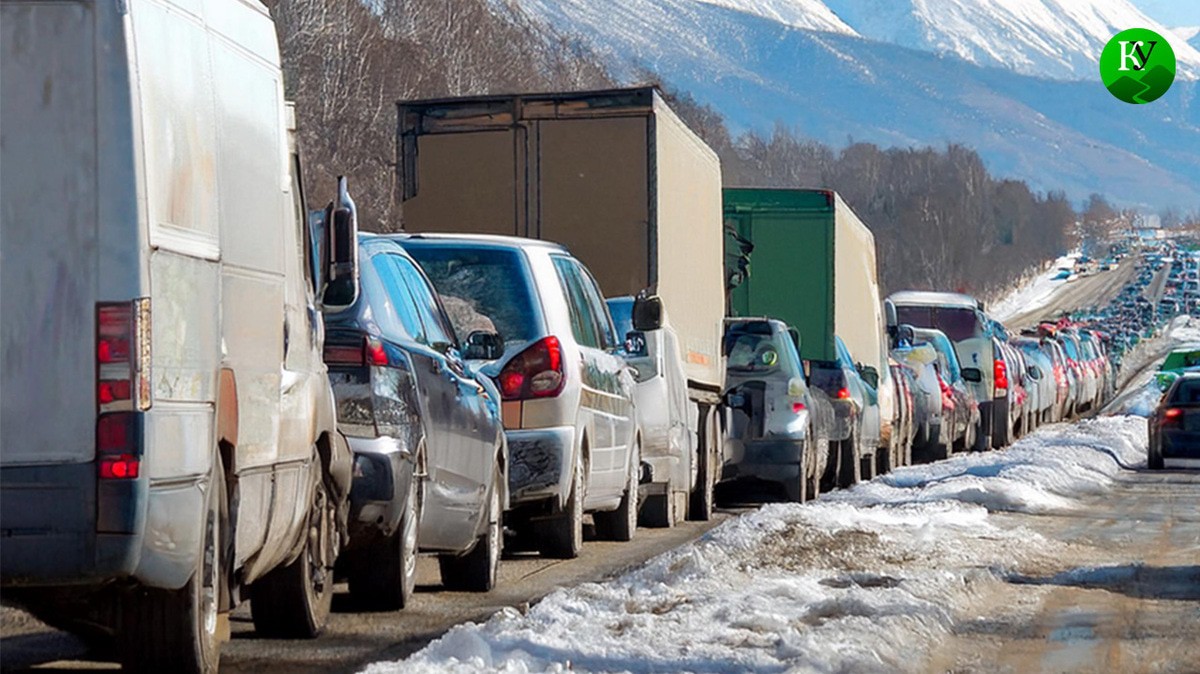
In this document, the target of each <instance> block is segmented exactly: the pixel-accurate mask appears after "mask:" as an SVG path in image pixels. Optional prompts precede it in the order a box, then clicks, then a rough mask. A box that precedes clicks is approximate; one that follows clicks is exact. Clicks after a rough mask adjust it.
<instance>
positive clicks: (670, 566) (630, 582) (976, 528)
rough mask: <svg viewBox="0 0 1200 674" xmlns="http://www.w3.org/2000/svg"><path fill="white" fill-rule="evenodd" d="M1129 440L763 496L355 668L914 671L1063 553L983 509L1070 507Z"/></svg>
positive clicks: (1114, 437) (1085, 433) (1136, 424)
mask: <svg viewBox="0 0 1200 674" xmlns="http://www.w3.org/2000/svg"><path fill="white" fill-rule="evenodd" d="M1145 444H1146V438H1145V421H1144V420H1143V419H1138V418H1136V417H1110V418H1101V419H1095V420H1090V421H1085V422H1081V423H1078V424H1075V425H1065V424H1060V425H1055V426H1049V427H1046V428H1043V429H1041V430H1039V431H1038V432H1037V433H1034V434H1033V435H1031V436H1028V437H1026V438H1024V439H1022V440H1021V441H1020V442H1018V443H1016V444H1015V445H1014V446H1013V447H1012V448H1010V449H1009V450H1007V451H1003V452H993V453H984V454H969V455H961V456H957V457H954V458H952V459H950V460H948V461H943V462H941V463H938V464H934V465H927V466H914V467H910V468H904V469H900V470H897V471H895V472H894V473H892V474H889V475H887V476H884V477H882V478H879V479H877V480H875V481H873V482H870V483H867V484H863V485H859V486H858V487H856V488H854V489H852V490H849V491H847V492H839V493H836V494H833V495H830V496H828V497H822V499H821V500H819V501H816V502H813V503H809V504H806V505H795V504H778V505H771V506H767V507H764V508H762V509H761V510H759V511H756V512H753V513H749V514H747V515H744V516H742V517H739V518H737V519H734V520H731V521H729V522H726V523H725V524H723V525H721V526H719V527H717V528H716V529H714V530H712V531H711V532H709V533H708V534H706V535H705V536H704V537H702V538H701V539H700V540H698V541H696V542H694V543H692V544H689V545H686V546H683V547H681V548H678V549H676V550H673V551H671V552H669V553H666V554H664V555H661V556H659V557H657V558H655V559H653V560H651V561H650V562H648V563H647V564H646V565H645V566H644V567H642V568H640V569H638V570H635V571H632V572H630V573H627V574H625V575H624V576H622V577H620V578H617V579H615V580H612V581H609V582H605V583H589V584H585V585H581V586H578V587H575V588H571V589H565V590H560V591H558V592H555V593H553V594H551V595H550V596H548V597H547V598H546V599H544V600H543V601H541V602H540V603H538V604H537V605H536V606H534V607H533V608H532V609H531V610H530V611H529V612H528V613H527V614H524V615H522V614H521V613H519V612H517V611H516V610H514V609H505V610H503V611H501V612H500V613H498V614H496V615H495V616H493V617H492V619H490V620H489V621H487V622H486V623H484V624H465V625H460V626H458V627H456V628H454V629H452V630H451V631H450V632H448V633H447V634H446V635H445V636H443V637H442V638H441V639H438V640H437V641H434V642H433V643H431V644H430V645H429V646H428V647H426V648H425V649H424V650H422V651H420V652H418V653H416V654H415V655H413V656H412V657H411V658H409V659H408V660H405V661H402V662H393V663H376V664H373V665H371V666H370V667H368V669H367V670H366V671H368V672H371V673H373V674H391V673H393V672H474V671H479V670H481V669H486V670H492V671H499V672H511V673H523V672H543V671H545V672H561V671H566V670H575V671H589V672H651V671H664V670H665V671H696V672H717V671H747V670H753V671H786V670H800V671H823V672H837V671H855V672H859V671H862V672H872V671H896V670H906V671H913V670H914V668H917V667H919V666H920V664H919V663H921V662H922V661H923V659H924V656H925V655H926V654H928V653H929V652H930V650H931V649H932V648H933V647H934V646H935V645H936V644H937V643H938V642H939V640H941V639H942V638H944V637H946V636H947V635H948V634H949V633H950V630H951V629H952V626H953V624H954V622H955V619H956V614H957V612H959V611H960V610H963V609H964V608H965V607H966V606H968V605H969V602H970V601H971V600H972V599H973V598H975V597H977V596H979V594H980V593H982V592H995V591H998V590H997V588H1000V590H999V591H1002V584H1003V581H1002V578H1004V577H1005V576H1006V574H1008V573H1009V572H1011V571H1013V570H1015V569H1018V568H1022V567H1023V566H1028V565H1037V564H1042V565H1052V564H1053V563H1054V562H1053V560H1055V559H1058V558H1060V557H1061V556H1062V550H1063V549H1064V548H1063V544H1060V543H1056V542H1053V541H1049V540H1047V539H1045V538H1043V537H1041V536H1039V535H1038V534H1036V533H1034V532H1032V531H1029V530H1026V529H1011V528H1001V527H998V526H996V525H994V524H992V523H991V522H990V521H989V515H988V511H989V509H991V510H1005V511H1026V512H1045V511H1048V510H1060V509H1069V508H1072V507H1074V505H1075V502H1074V501H1073V500H1072V496H1073V495H1077V494H1081V493H1093V492H1098V491H1102V490H1104V489H1105V488H1106V486H1107V485H1108V484H1109V483H1110V481H1111V478H1112V477H1113V476H1114V475H1115V474H1116V473H1117V472H1119V471H1120V470H1121V468H1122V467H1128V466H1130V465H1133V464H1135V463H1137V462H1138V461H1141V460H1142V459H1143V457H1144V456H1145ZM636 544H637V543H636V542H635V543H633V545H636Z"/></svg>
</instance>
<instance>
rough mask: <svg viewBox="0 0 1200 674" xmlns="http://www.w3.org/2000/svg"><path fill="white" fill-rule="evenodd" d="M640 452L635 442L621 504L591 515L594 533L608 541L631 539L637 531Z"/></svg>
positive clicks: (668, 498)
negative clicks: (594, 527)
mask: <svg viewBox="0 0 1200 674" xmlns="http://www.w3.org/2000/svg"><path fill="white" fill-rule="evenodd" d="M641 460H642V453H641V449H640V447H639V446H638V445H637V444H635V445H634V450H633V456H631V457H630V458H629V461H630V463H631V464H632V466H633V468H632V469H631V471H630V474H629V475H627V476H626V477H625V493H624V494H622V495H621V504H620V505H618V506H617V509H616V510H611V511H608V512H598V513H596V514H594V515H593V516H592V519H593V520H594V521H595V523H596V535H597V536H598V537H600V538H602V539H605V540H609V541H618V542H621V543H624V542H626V541H632V540H633V534H634V532H636V531H637V524H638V481H637V476H638V474H639V472H640V471H638V468H639V467H640V466H641ZM670 496H671V495H670V493H669V492H668V494H667V500H668V501H669V500H670Z"/></svg>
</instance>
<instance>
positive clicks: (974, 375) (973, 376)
mask: <svg viewBox="0 0 1200 674" xmlns="http://www.w3.org/2000/svg"><path fill="white" fill-rule="evenodd" d="M962 378H963V380H964V381H969V382H971V383H972V384H978V383H979V382H981V381H983V370H980V369H979V368H977V367H964V368H963V369H962Z"/></svg>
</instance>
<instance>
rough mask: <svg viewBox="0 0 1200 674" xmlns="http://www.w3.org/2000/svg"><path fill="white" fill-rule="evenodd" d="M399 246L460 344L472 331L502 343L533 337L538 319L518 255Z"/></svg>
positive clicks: (435, 245)
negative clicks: (438, 300)
mask: <svg viewBox="0 0 1200 674" xmlns="http://www.w3.org/2000/svg"><path fill="white" fill-rule="evenodd" d="M403 246H404V249H405V250H407V251H408V253H409V255H411V256H412V257H413V259H415V260H416V261H417V262H418V263H420V265H421V267H422V268H423V269H424V270H425V274H426V275H427V276H428V277H429V280H430V281H433V285H434V287H435V288H437V291H438V294H439V295H441V297H442V305H443V306H445V308H446V313H447V314H448V315H449V316H450V322H451V323H453V324H454V330H455V331H456V332H457V333H458V334H459V337H460V339H466V337H467V335H469V334H471V332H473V331H475V330H494V331H495V332H497V333H499V334H500V338H501V339H503V340H504V341H505V342H506V343H508V342H528V341H530V340H532V339H534V338H536V337H537V336H538V335H539V333H540V330H539V329H538V317H539V316H540V315H541V314H540V312H538V311H537V310H536V309H535V307H537V306H538V305H537V300H536V296H535V295H534V293H533V288H532V284H531V281H530V278H529V271H528V267H527V266H526V263H525V260H524V258H523V256H522V255H521V253H520V252H519V251H516V250H511V249H505V248H494V247H491V246H472V245H470V244H456V243H443V242H432V241H419V242H418V241H405V242H404V243H403Z"/></svg>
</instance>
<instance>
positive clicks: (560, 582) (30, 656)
mask: <svg viewBox="0 0 1200 674" xmlns="http://www.w3.org/2000/svg"><path fill="white" fill-rule="evenodd" d="M734 514H735V512H734V511H728V510H722V511H719V512H718V513H717V514H716V517H714V518H713V520H712V521H709V522H685V523H683V524H681V525H678V526H676V527H675V528H673V529H639V530H638V532H637V535H636V537H635V538H634V540H633V542H632V543H609V542H602V541H589V542H588V543H586V544H585V546H584V550H583V554H582V555H581V556H580V557H579V558H578V559H574V560H569V561H564V560H544V559H541V558H540V557H538V556H536V555H533V554H526V553H515V554H510V555H509V558H507V559H505V560H504V561H503V563H501V565H500V579H499V582H498V583H497V587H496V589H495V590H493V591H492V592H490V593H487V594H471V593H463V592H443V591H441V588H440V584H439V583H440V581H439V579H438V571H437V563H436V560H435V559H433V558H424V557H423V558H421V560H420V562H419V564H418V569H417V573H418V576H417V583H418V587H417V590H418V592H417V596H416V601H414V602H413V605H412V606H410V607H408V608H406V609H405V610H403V611H400V612H394V613H362V612H358V611H357V610H356V608H355V607H354V606H353V605H351V603H350V597H349V595H348V594H346V587H345V586H344V585H342V586H339V591H340V594H338V595H336V596H335V597H334V606H333V610H334V613H333V615H332V616H331V618H330V621H329V626H328V628H327V629H326V631H325V633H324V634H323V635H322V636H321V637H320V638H318V639H315V640H312V641H279V640H270V639H258V638H255V634H254V626H253V625H252V624H251V623H250V614H249V610H248V609H247V608H246V607H241V608H239V609H238V611H236V612H235V613H234V615H233V619H232V621H231V631H232V633H233V639H232V641H230V642H229V643H227V644H225V646H224V647H223V649H222V651H221V671H222V672H234V673H238V672H278V671H284V672H289V674H305V673H307V672H352V671H356V670H357V669H359V668H361V667H362V666H363V665H365V664H367V663H369V662H373V661H376V660H395V659H399V658H403V657H404V656H406V655H408V654H410V653H412V652H414V651H416V650H418V649H420V648H421V647H423V646H424V645H425V644H427V643H429V642H430V641H431V640H433V639H436V638H437V637H439V636H441V635H442V634H443V633H444V632H445V631H446V630H448V629H450V628H451V627H453V626H454V625H457V624H459V623H462V622H466V621H482V620H486V619H487V618H488V616H490V615H491V614H493V613H495V612H496V611H497V610H499V609H500V608H502V607H505V606H512V607H516V608H518V609H523V608H526V607H528V606H529V605H530V604H531V603H534V602H536V601H537V600H539V599H541V598H542V597H544V596H546V595H547V594H549V593H551V592H553V591H554V590H555V589H558V588H559V587H564V586H572V585H578V584H579V583H583V582H587V581H599V580H603V579H605V578H609V577H612V576H615V575H617V574H619V573H620V572H622V571H625V570H627V569H629V568H631V567H634V566H637V565H638V564H641V563H642V562H644V561H646V560H647V559H650V558H651V557H654V556H656V555H658V554H660V553H662V552H665V551H667V550H670V549H672V548H675V547H678V546H679V545H682V544H683V543H685V542H687V541H691V540H694V539H696V538H698V537H699V536H701V535H702V534H703V533H704V532H706V531H708V530H709V529H711V528H712V527H714V526H716V525H717V524H720V523H721V522H722V521H724V520H726V519H728V518H729V517H731V516H732V515H734ZM0 653H2V654H3V656H2V659H0V667H2V668H3V669H4V671H21V670H23V669H27V668H30V667H33V666H38V670H37V671H39V672H42V671H46V669H49V670H50V671H55V670H64V671H65V670H70V671H76V670H79V669H92V668H95V667H97V666H104V665H108V663H97V662H94V661H92V660H91V656H90V655H89V654H88V653H87V649H86V648H85V647H84V645H83V644H82V643H81V642H79V641H78V640H76V639H75V638H74V637H72V636H70V635H68V634H65V633H63V632H58V631H55V630H52V629H50V628H48V627H46V626H45V625H42V624H41V623H38V622H37V621H35V620H33V619H32V618H31V617H29V615H28V614H26V613H24V612H22V611H18V610H16V609H13V608H7V607H6V608H4V609H3V610H2V611H0ZM111 666H113V667H115V665H111Z"/></svg>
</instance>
